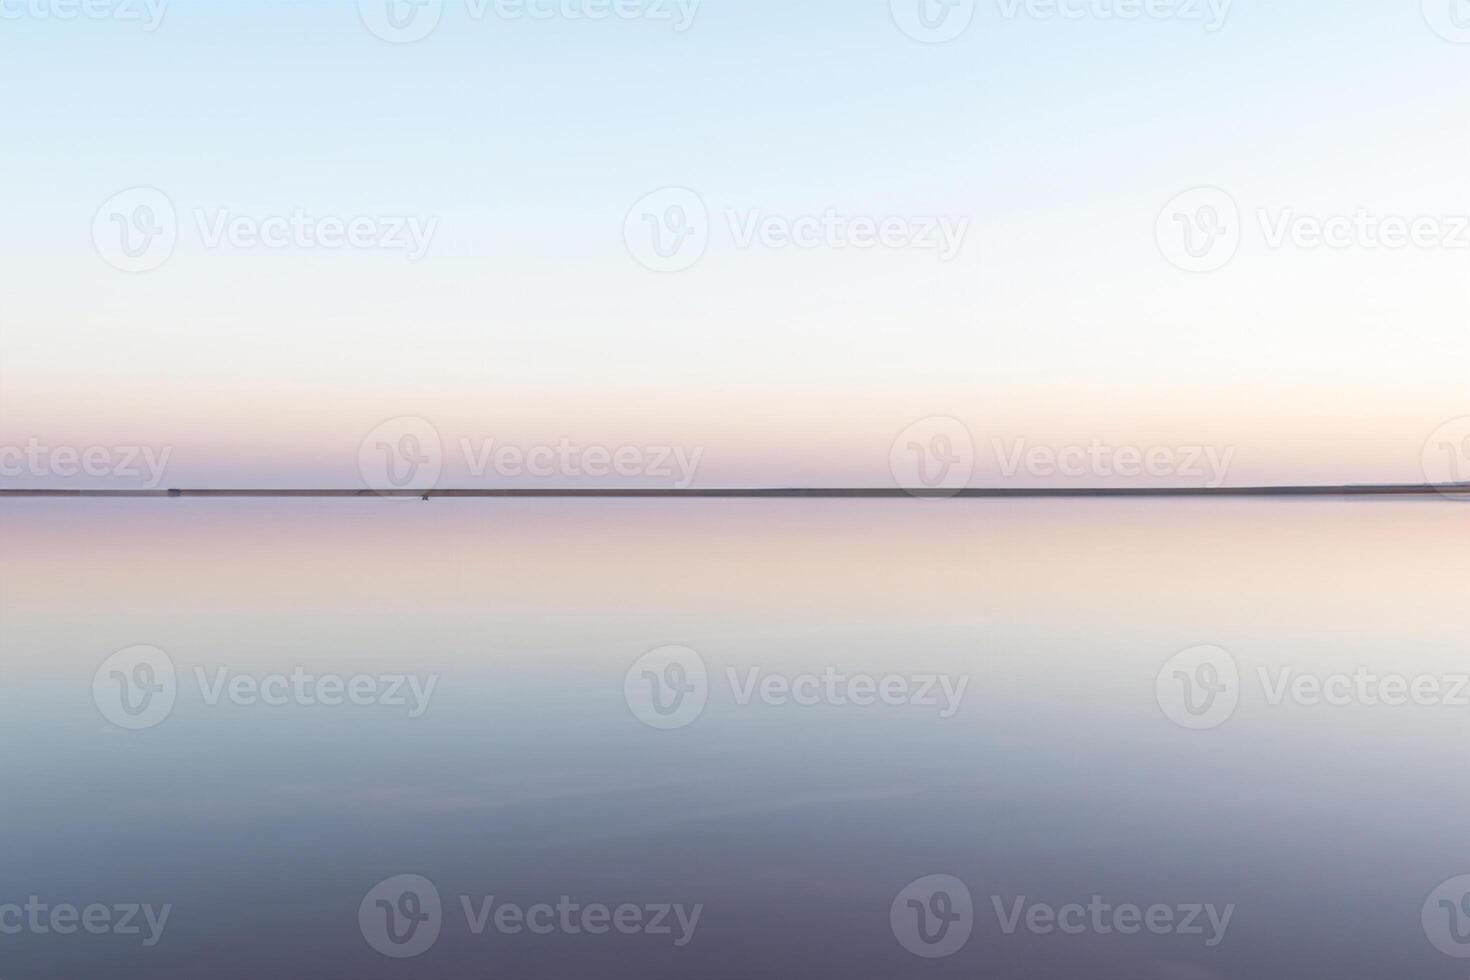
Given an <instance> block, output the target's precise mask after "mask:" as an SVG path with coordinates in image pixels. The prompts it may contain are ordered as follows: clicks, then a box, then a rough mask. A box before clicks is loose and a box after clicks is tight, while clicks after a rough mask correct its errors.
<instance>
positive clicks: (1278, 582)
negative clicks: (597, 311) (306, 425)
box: [0, 499, 1470, 980]
mask: <svg viewBox="0 0 1470 980" xmlns="http://www.w3.org/2000/svg"><path fill="white" fill-rule="evenodd" d="M0 536H3V541H4V554H5V561H4V563H3V566H0V738H3V740H4V745H5V748H6V751H5V752H4V754H3V756H0V787H3V790H0V820H3V829H4V833H3V838H0V849H3V860H0V906H5V905H7V904H11V905H12V908H11V909H10V910H8V911H7V910H6V909H4V908H0V976H3V977H4V978H5V980H25V978H37V977H57V978H60V977H66V978H79V977H94V976H95V977H100V976H106V977H110V978H119V980H122V978H148V980H172V978H181V980H182V978H197V977H211V978H216V980H221V978H235V977H241V978H243V977H252V978H254V977H268V976H269V977H278V976H279V977H317V978H338V977H341V978H348V977H351V978H378V977H383V978H417V977H436V978H437V977H496V976H503V977H528V978H540V977H546V978H566V977H639V978H662V977H713V978H725V977H729V978H735V977H776V976H798V975H799V976H842V977H896V976H927V977H936V978H945V977H966V978H1003V980H1008V978H1037V980H1041V978H1048V980H1049V978H1056V977H1087V978H1089V980H1110V978H1119V980H1122V978H1128V980H1139V978H1158V980H1237V978H1238V980H1266V978H1278V977H1279V978H1300V977H1333V978H1335V980H1356V978H1363V980H1368V978H1373V980H1382V978H1385V977H1414V978H1421V980H1436V978H1445V980H1464V978H1465V977H1466V976H1467V974H1470V960H1467V959H1461V958H1455V957H1453V956H1451V955H1448V953H1447V952H1445V951H1444V950H1446V949H1447V950H1448V951H1449V952H1451V953H1453V952H1463V953H1465V954H1470V899H1466V900H1465V901H1464V902H1463V904H1462V903H1461V902H1460V899H1461V898H1462V897H1463V892H1466V891H1470V885H1466V884H1464V883H1457V882H1456V881H1455V879H1457V878H1458V877H1459V876H1462V875H1470V818H1467V813H1470V766H1467V764H1466V754H1467V753H1466V748H1467V745H1470V706H1465V705H1463V704H1456V703H1453V702H1455V701H1456V698H1455V697H1454V696H1453V695H1454V693H1455V692H1454V691H1453V690H1452V688H1453V687H1454V678H1455V677H1456V676H1463V675H1465V674H1467V673H1470V618H1467V603H1466V601H1465V597H1466V595H1467V594H1470V562H1467V561H1466V560H1465V559H1466V554H1467V548H1466V545H1467V542H1470V509H1467V507H1466V506H1465V505H1463V504H1457V503H1454V502H1451V501H1444V500H1437V499H1435V500H1373V501H1338V500H1306V501H1281V502H1273V501H1250V500H1245V501H1231V500H1221V501H1158V502H1148V503H1138V502H1124V501H1085V502H1066V501H1031V502H1005V501H948V502H917V501H915V502H906V501H820V500H818V501H665V502H652V501H578V502H570V501H475V500H471V501H451V500H435V501H433V502H431V503H421V502H418V501H409V502H389V501H378V500H361V501H356V500H349V501H341V500H337V501H313V500H300V501H228V500H218V501H208V500H138V501H42V500H36V501H27V500H13V501H6V502H4V503H3V505H0ZM139 645H143V646H146V647H149V648H153V649H154V650H155V651H157V653H147V655H146V656H144V655H142V654H138V655H137V656H133V657H132V659H128V658H126V657H125V658H123V659H120V660H119V659H112V660H110V659H109V658H111V657H112V656H113V655H114V654H115V653H117V652H118V651H122V650H126V649H129V648H133V647H136V646H139ZM670 645H677V646H678V647H679V648H680V649H679V650H675V651H672V652H669V653H668V654H667V655H666V656H664V655H659V656H656V657H654V658H652V659H647V658H644V655H645V654H647V653H649V651H654V650H658V649H661V648H664V647H668V646H670ZM1202 645H1207V646H1208V647H1209V648H1210V649H1209V650H1206V651H1205V652H1204V653H1202V654H1199V655H1195V656H1194V657H1193V659H1191V658H1190V657H1186V658H1184V659H1183V660H1179V661H1172V662H1171V658H1173V657H1175V655H1176V654H1178V653H1180V651H1185V650H1190V649H1192V648H1196V647H1200V646H1202ZM163 655H166V657H167V665H169V666H171V667H172V669H173V671H174V677H175V678H176V680H175V681H174V682H173V683H169V678H168V677H167V676H166V673H167V670H166V668H165V666H164V662H163V661H160V660H158V659H157V658H158V657H159V656H163ZM130 656H131V655H130ZM140 657H141V658H142V659H139V658H140ZM149 658H152V659H149ZM640 658H644V659H640ZM1201 658H1203V659H1201ZM1222 658H1228V659H1222ZM145 661H146V662H145ZM1166 665H1167V666H1166ZM140 668H142V670H141V672H140ZM153 668H158V669H157V670H153ZM829 668H830V669H829ZM1232 669H1234V670H1237V671H1238V675H1239V681H1238V682H1236V681H1235V680H1234V677H1233V675H1232V674H1231V671H1232ZM149 670H153V672H152V673H150V672H149ZM701 671H703V673H701ZM732 671H733V675H732V673H731V672H732ZM1284 671H1291V672H1293V673H1283V672H1284ZM1360 671H1361V672H1362V673H1363V674H1365V675H1367V676H1370V677H1377V678H1379V680H1378V681H1376V682H1374V681H1369V682H1365V683H1369V684H1375V683H1376V684H1378V685H1379V686H1376V687H1370V688H1368V689H1367V690H1368V693H1369V694H1374V695H1384V696H1385V697H1387V698H1389V699H1391V697H1392V694H1393V689H1392V687H1391V683H1392V682H1391V681H1385V680H1384V678H1386V677H1399V678H1404V679H1405V683H1410V684H1412V683H1418V684H1420V685H1421V693H1423V692H1425V691H1429V690H1431V688H1430V687H1426V686H1422V685H1431V684H1442V685H1443V687H1441V688H1438V690H1439V692H1440V694H1441V695H1442V697H1441V698H1440V700H1441V702H1444V701H1448V702H1451V703H1427V704H1403V705H1386V704H1382V703H1376V704H1375V703H1370V701H1371V700H1372V699H1371V698H1369V697H1366V696H1364V694H1363V693H1362V689H1359V688H1356V687H1355V688H1353V689H1352V690H1351V692H1350V693H1349V696H1348V697H1346V698H1345V699H1344V698H1338V699H1337V700H1345V701H1346V702H1347V703H1342V704H1331V703H1316V704H1312V703H1309V702H1310V701H1311V700H1312V697H1311V691H1312V688H1310V687H1307V688H1305V689H1304V690H1305V691H1306V693H1305V694H1300V693H1299V694H1297V695H1293V694H1292V693H1290V692H1289V691H1288V693H1287V694H1286V695H1285V697H1284V698H1280V699H1278V700H1280V703H1276V704H1273V703H1272V701H1273V691H1275V689H1276V688H1277V686H1278V685H1279V684H1280V683H1282V679H1283V678H1286V679H1287V680H1290V679H1291V678H1294V677H1295V678H1299V677H1301V676H1303V675H1308V676H1309V678H1329V677H1331V676H1332V675H1337V674H1353V673H1354V672H1360ZM273 675H284V680H277V681H272V680H270V678H271V677H272V676H273ZM410 675H411V676H412V678H413V680H414V681H415V682H416V683H418V684H419V688H417V689H416V693H415V689H413V688H411V687H410V686H409V685H408V684H407V682H404V683H403V685H402V686H401V687H399V688H398V689H397V690H396V691H394V690H392V688H393V685H394V683H395V681H394V678H405V677H408V676H410ZM804 675H815V678H816V679H815V681H804V680H802V678H803V676H804ZM706 677H707V682H706V681H705V678H706ZM331 679H335V683H337V684H339V685H340V686H339V687H337V688H333V687H332V686H331V685H332V684H333V683H334V681H333V680H331ZM94 680H95V681H96V682H97V686H96V687H95V688H94ZM666 682H667V683H666ZM262 683H263V684H264V689H263V690H262V689H261V688H259V686H258V685H260V684H262ZM430 683H432V684H433V687H432V688H429V687H428V684H430ZM751 683H754V684H755V687H754V688H753V689H751V688H748V685H750V684H751ZM1309 683H1310V682H1309ZM1354 683H1355V684H1356V683H1358V682H1357V681H1355V682H1354ZM792 684H794V685H795V687H794V689H788V686H787V685H792ZM221 685H223V686H221ZM354 685H355V686H354ZM926 685H927V688H926ZM946 685H947V686H946ZM1333 689H1334V690H1338V691H1339V693H1341V692H1342V691H1345V690H1348V689H1347V688H1346V687H1341V686H1339V687H1337V688H1333ZM348 691H352V692H354V695H355V697H356V698H357V700H360V701H363V702H371V703H363V704H353V703H350V699H349V698H348V697H347V696H346V693H345V692H348ZM1460 694H1461V698H1462V699H1463V692H1460ZM681 698H683V700H680V699H681ZM798 698H799V699H800V701H803V702H813V701H814V702H816V703H797V699H798ZM267 699H268V700H271V701H277V702H280V701H284V702H286V703H284V704H280V703H278V704H269V703H265V701H266V700H267ZM323 699H325V700H329V701H330V700H344V701H348V702H349V703H342V704H322V703H320V701H321V700H323ZM1382 699H1383V698H1379V700H1382ZM1428 700H1433V699H1432V698H1431V699H1428ZM211 701H213V702H214V703H211ZM742 701H744V702H747V703H742ZM869 701H871V702H874V703H856V702H869ZM400 702H401V703H400ZM885 702H893V703H885ZM701 703H702V705H703V706H702V710H700V705H701ZM1231 705H1233V706H1234V707H1233V710H1232V709H1231ZM120 709H121V713H120ZM1191 709H1193V711H1191ZM129 711H132V712H135V713H134V714H129ZM415 714H417V717H415V716H414V715H415ZM109 719H114V720H120V721H121V722H122V724H117V723H114V720H109ZM125 726H127V727H125ZM405 875H411V876H417V877H415V878H411V879H408V878H400V877H399V876H405ZM931 876H946V877H944V878H933V877H931ZM385 882H386V884H384V883H385ZM429 883H432V892H431V891H430V889H429V887H428V885H429ZM1442 886H1443V887H1442ZM436 896H437V902H438V905H437V914H436V906H435V897H436ZM492 896H493V899H492ZM33 897H34V898H35V899H36V900H37V901H38V902H39V903H42V904H44V905H45V906H46V911H43V912H38V911H36V910H35V909H34V908H32V909H30V910H29V911H28V910H27V909H26V908H25V906H27V905H31V906H34V905H36V902H33V901H32V898H33ZM380 900H381V901H382V903H383V904H382V905H379V904H378V902H379V901H380ZM487 902H488V905H487V904H486V903H487ZM540 903H545V904H547V905H549V906H551V908H549V909H537V908H536V906H538V904H540ZM1074 903H1077V904H1080V905H1082V906H1084V908H1083V909H1075V908H1074V909H1071V910H1069V909H1067V908H1066V907H1067V906H1069V905H1071V904H1074ZM133 904H140V905H146V906H149V907H150V910H151V911H152V912H153V913H154V914H155V917H157V915H158V914H159V913H160V912H161V910H162V909H163V907H164V906H168V907H169V909H168V918H167V920H166V922H165V923H163V925H162V927H161V928H160V927H159V926H158V925H157V924H155V925H152V926H150V924H149V923H148V921H147V919H146V917H145V916H144V915H143V914H141V913H140V914H139V915H137V917H136V919H135V920H134V922H133V925H135V926H137V927H139V930H140V931H139V932H137V933H132V932H127V931H124V930H120V929H119V928H117V927H118V926H121V925H123V921H122V918H123V916H124V915H125V914H126V909H125V907H126V906H129V905H133ZM466 904H468V914H467V911H466V907H465V906H466ZM558 905H561V906H563V908H557V906H558ZM14 906H20V908H15V907H14ZM57 906H74V907H75V908H76V909H77V910H79V911H78V912H77V914H78V915H83V914H88V913H87V911H86V910H87V908H88V906H103V907H105V908H103V909H102V910H97V909H93V910H92V911H91V913H90V914H91V915H92V916H93V917H94V918H93V920H92V924H93V925H94V926H95V927H96V928H97V930H98V932H99V933H100V934H98V935H90V934H88V933H87V931H86V930H85V929H78V928H76V925H75V924H76V922H77V921H79V920H77V919H71V920H68V919H67V918H66V913H65V912H63V913H62V917H61V918H59V919H57V918H55V917H54V915H53V913H54V912H55V907H57ZM120 906H121V907H124V908H118V907H120ZM664 906H668V907H669V909H670V910H668V911H667V912H662V911H661V909H662V907H664ZM1130 907H1136V908H1135V909H1134V911H1133V912H1132V913H1130V912H1129V908H1130ZM1196 907H1198V908H1196ZM599 909H601V911H599ZM487 910H488V918H487V917H486V914H487ZM696 913H697V915H698V918H697V919H694V918H693V916H694V915H695V914H696ZM1210 913H1213V915H1214V918H1213V919H1212V918H1211V914H1210ZM681 914H682V916H683V918H682V919H681V918H680V915H681ZM1130 915H1131V916H1132V917H1131V918H1130ZM1225 915H1228V920H1225V919H1224V918H1223V917H1224V916H1225ZM1052 916H1060V917H1061V918H1060V921H1061V922H1062V923H1063V924H1064V925H1065V926H1066V928H1065V929H1063V928H1061V927H1059V926H1058V925H1057V919H1055V918H1053V917H1052ZM1139 916H1142V917H1143V919H1140V918H1139ZM1140 921H1147V922H1152V923H1153V924H1154V925H1155V926H1156V927H1157V928H1155V929H1150V928H1149V927H1148V926H1146V925H1145V926H1140V925H1139V923H1140ZM528 923H529V924H531V925H535V926H536V928H535V929H534V930H533V929H531V928H529V927H528ZM68 924H70V925H72V927H73V929H75V932H74V934H66V932H65V931H64V930H65V928H66V926H67V925H68ZM58 926H59V927H61V928H56V927H58ZM620 927H621V928H620ZM477 930H478V932H477ZM154 939H156V940H157V941H156V942H154V944H153V945H151V946H150V945H147V943H148V942H149V941H150V940H154ZM379 948H382V949H384V950H386V951H387V952H388V953H391V954H395V955H384V953H382V952H379ZM404 954H416V955H404ZM938 954H945V955H938Z"/></svg>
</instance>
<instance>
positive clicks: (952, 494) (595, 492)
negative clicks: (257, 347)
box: [0, 483, 1470, 500]
mask: <svg viewBox="0 0 1470 980" xmlns="http://www.w3.org/2000/svg"><path fill="white" fill-rule="evenodd" d="M1450 494H1470V483H1443V484H1434V483H1379V484H1366V483H1365V484H1344V485H1341V486H1255V487H966V488H963V489H960V490H943V489H935V490H928V489H905V488H902V487H765V488H761V487H752V488H739V487H727V488H716V489H698V488H686V489H673V488H657V487H650V488H641V489H640V488H611V487H589V488H578V487H553V488H535V487H527V488H498V489H494V488H480V489H476V488H466V489H437V488H435V489H420V490H412V489H405V490H373V489H351V488H318V489H293V488H286V487H279V488H211V487H195V488H183V487H175V488H168V489H137V490H117V489H91V490H64V489H59V488H37V489H21V488H0V498H22V497H30V498H82V497H90V498H163V497H216V498H219V497H237V498H251V497H254V498H265V497H280V498H291V497H297V498H313V497H316V498H352V497H389V498H413V497H417V498H421V499H423V500H431V499H434V498H436V497H437V498H443V499H467V498H485V499H512V498H533V499H534V498H542V499H549V498H607V499H617V498H624V499H630V498H646V499H658V498H664V499H700V498H704V499H717V498H729V499H736V498H755V499H760V498H771V499H795V498H817V499H819V498H830V499H843V498H847V499H873V500H878V499H903V498H921V499H922V498H958V499H1006V498H1048V497H1051V498H1064V497H1309V496H1321V497H1326V496H1346V497H1370V496H1380V497H1381V496H1432V495H1438V496H1447V495H1450Z"/></svg>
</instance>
